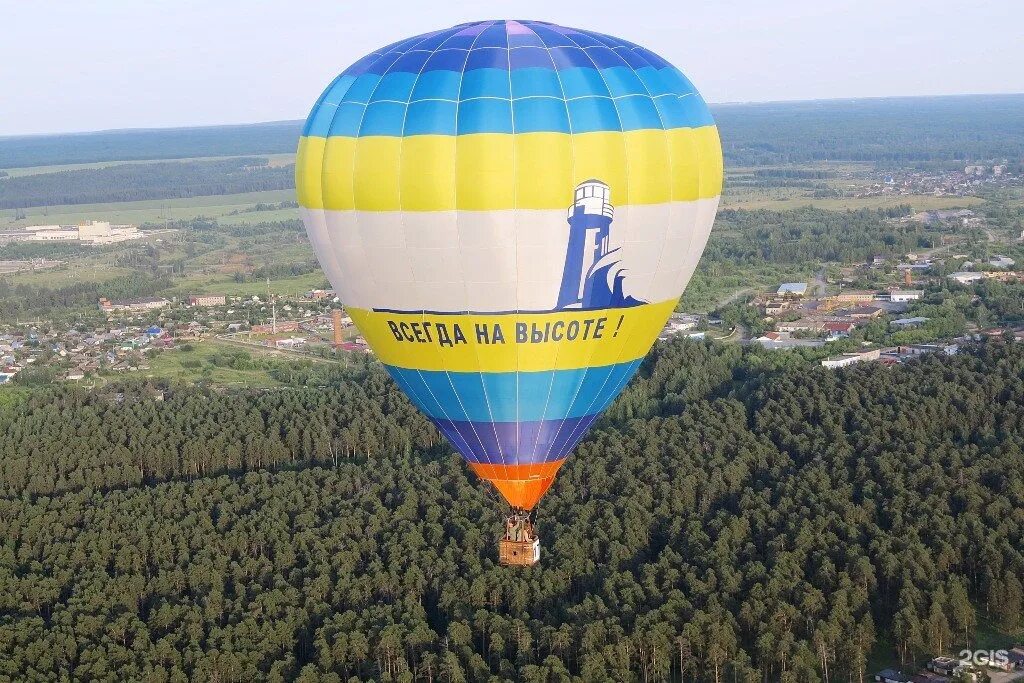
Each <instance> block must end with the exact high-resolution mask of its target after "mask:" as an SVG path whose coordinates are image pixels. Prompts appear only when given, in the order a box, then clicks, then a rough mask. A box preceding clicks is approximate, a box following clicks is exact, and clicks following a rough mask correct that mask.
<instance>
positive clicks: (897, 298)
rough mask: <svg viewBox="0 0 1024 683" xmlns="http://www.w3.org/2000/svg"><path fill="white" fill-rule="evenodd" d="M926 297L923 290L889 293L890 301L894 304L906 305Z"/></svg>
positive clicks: (904, 290)
mask: <svg viewBox="0 0 1024 683" xmlns="http://www.w3.org/2000/svg"><path fill="white" fill-rule="evenodd" d="M923 296H924V290H923V289H894V290H892V291H890V292H889V301H891V302H893V303H897V304H899V303H906V302H908V301H917V300H918V299H920V298H921V297H923Z"/></svg>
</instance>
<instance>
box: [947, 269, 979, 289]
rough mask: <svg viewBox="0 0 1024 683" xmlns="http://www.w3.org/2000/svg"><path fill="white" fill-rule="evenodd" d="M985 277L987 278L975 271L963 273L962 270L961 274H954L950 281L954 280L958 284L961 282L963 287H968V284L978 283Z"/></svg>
mask: <svg viewBox="0 0 1024 683" xmlns="http://www.w3.org/2000/svg"><path fill="white" fill-rule="evenodd" d="M983 277H985V276H984V274H982V273H978V272H975V271H963V270H961V271H959V272H956V273H952V274H951V275H950V276H949V279H950V280H954V281H956V282H959V283H960V284H962V285H967V284H970V283H972V282H978V281H979V280H981V279H982V278H983Z"/></svg>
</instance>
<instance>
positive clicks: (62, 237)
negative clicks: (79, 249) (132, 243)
mask: <svg viewBox="0 0 1024 683" xmlns="http://www.w3.org/2000/svg"><path fill="white" fill-rule="evenodd" d="M141 237H145V235H144V234H143V233H142V232H140V231H139V229H138V228H137V227H136V226H134V225H111V224H110V222H109V221H87V222H85V223H79V224H78V225H30V226H29V227H27V228H25V230H24V238H23V241H27V242H82V243H83V244H90V245H100V244H115V243H117V242H126V241H128V240H137V239H139V238H141Z"/></svg>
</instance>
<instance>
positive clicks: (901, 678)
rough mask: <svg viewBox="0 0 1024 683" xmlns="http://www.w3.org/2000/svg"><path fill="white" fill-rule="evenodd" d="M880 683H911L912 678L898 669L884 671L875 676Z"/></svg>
mask: <svg viewBox="0 0 1024 683" xmlns="http://www.w3.org/2000/svg"><path fill="white" fill-rule="evenodd" d="M873 680H875V681H878V683H911V677H910V676H909V675H907V674H905V673H903V672H902V671H897V670H896V669H882V670H881V671H879V672H878V673H876V674H875V675H874V678H873Z"/></svg>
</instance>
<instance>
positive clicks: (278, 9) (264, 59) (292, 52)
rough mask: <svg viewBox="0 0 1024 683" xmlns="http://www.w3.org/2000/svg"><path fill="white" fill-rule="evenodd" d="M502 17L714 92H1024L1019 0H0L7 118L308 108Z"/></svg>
mask: <svg viewBox="0 0 1024 683" xmlns="http://www.w3.org/2000/svg"><path fill="white" fill-rule="evenodd" d="M494 18H519V19H540V20H545V21H553V22H556V23H559V24H565V25H568V26H579V27H583V28H589V29H593V30H597V31H601V32H603V33H610V34H613V35H617V36H621V37H623V38H627V39H629V40H632V41H634V42H637V43H640V44H642V45H644V46H646V47H648V48H650V49H652V50H654V51H655V52H657V53H659V54H661V55H662V56H663V57H665V58H667V59H668V60H669V61H671V62H673V63H674V64H675V65H676V66H678V67H679V68H680V69H682V70H683V72H684V73H686V74H687V75H688V76H689V77H690V78H691V80H693V82H694V83H695V84H696V85H697V87H698V89H700V91H701V92H702V93H703V94H704V96H705V98H706V99H708V100H709V101H711V102H736V101H764V100H793V99H819V98H836V97H877V96H891V95H946V94H959V93H1006V92H1024V39H1022V33H1021V31H1022V26H1024V1H1022V0H975V1H974V2H963V1H962V0H957V1H955V2H954V1H947V0H774V1H772V0H703V1H701V2H691V1H687V0H676V1H673V2H665V1H662V2H651V1H645V0H619V1H618V2H611V1H606V0H588V1H582V0H520V1H519V2H514V3H513V2H462V1H455V0H435V1H434V2H415V1H413V0H366V1H364V2H347V1H345V0H329V1H328V0H292V1H291V2H285V1H261V0H245V1H242V0H177V1H175V2H167V1H163V0H146V1H142V2H140V1H139V0H131V1H129V0H121V1H114V0H91V1H90V2H80V1H78V0H74V1H63V0H58V1H44V2H25V1H24V0H0V19H2V24H3V27H4V30H3V37H2V40H0V86H2V94H0V102H2V105H0V135H18V134H26V133H48V132H63V131H87V130H99V129H109V128H143V127H161V126H187V125H203V124H220V123H243V122H256V121H270V120H280V119H297V118H304V117H305V115H306V114H307V112H308V110H309V107H310V106H311V105H312V103H313V101H314V100H315V99H316V97H317V96H318V95H319V93H320V91H321V90H322V89H323V88H324V87H325V86H326V85H327V83H328V82H329V81H330V80H331V79H332V78H333V77H334V76H335V75H336V74H337V73H338V72H339V71H341V70H342V69H344V68H345V67H346V66H348V65H349V64H350V63H351V62H353V61H355V60H356V59H358V58H359V57H361V56H362V55H364V54H366V53H367V52H371V51H372V50H374V49H376V48H377V47H380V46H382V45H385V44H387V43H390V42H393V41H395V40H398V39H400V38H404V37H407V36H411V35H415V34H417V33H423V32H426V31H428V30H431V29H435V28H443V27H445V26H450V25H452V24H457V23H460V22H463V21H470V20H474V19H494Z"/></svg>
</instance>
